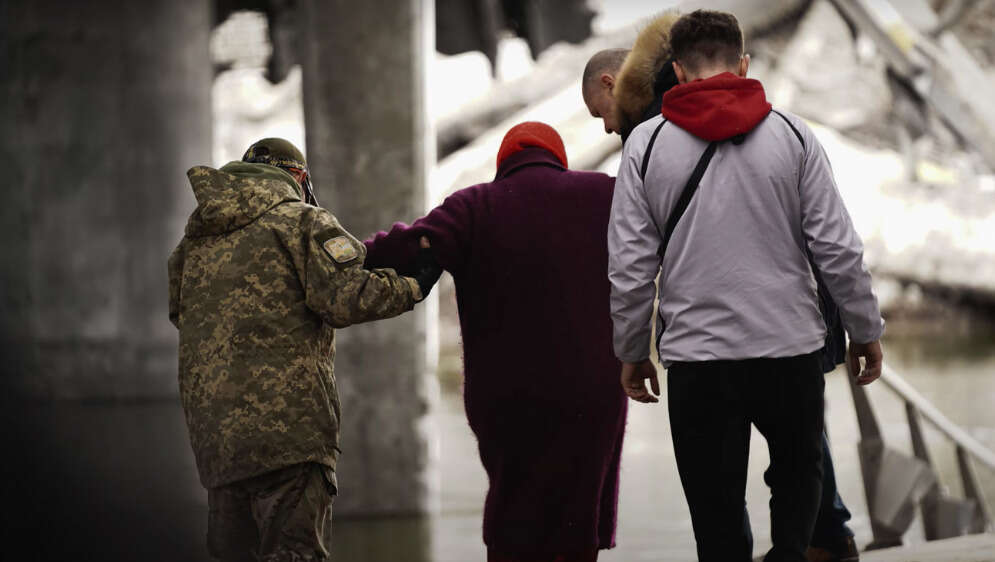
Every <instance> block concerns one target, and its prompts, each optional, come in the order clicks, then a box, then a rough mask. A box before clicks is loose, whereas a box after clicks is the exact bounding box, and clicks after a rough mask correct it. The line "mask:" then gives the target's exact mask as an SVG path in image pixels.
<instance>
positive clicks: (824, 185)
mask: <svg viewBox="0 0 995 562" xmlns="http://www.w3.org/2000/svg"><path fill="white" fill-rule="evenodd" d="M796 125H797V126H798V128H799V129H800V130H801V131H803V136H804V138H805V157H804V160H803V163H802V173H801V177H800V183H799V194H800V197H801V211H802V231H803V233H804V235H805V240H806V243H807V244H808V248H809V250H810V251H811V252H812V258H813V261H814V262H815V266H816V267H817V268H818V269H819V273H820V274H821V275H822V279H823V281H824V282H825V284H826V288H827V289H828V290H829V294H830V295H832V297H833V300H834V301H836V304H837V305H838V306H839V309H840V316H841V317H842V319H843V326H844V327H845V328H846V331H847V333H848V334H849V335H850V339H851V340H853V341H855V342H857V343H868V342H872V341H875V340H877V339H879V338H880V337H881V334H882V333H883V332H884V320H883V319H882V318H881V312H880V310H879V308H878V301H877V297H875V296H874V293H873V292H872V291H871V275H870V273H869V272H868V270H867V266H866V265H865V264H864V245H863V242H862V241H861V240H860V235H858V234H857V231H856V230H855V229H854V227H853V222H852V221H851V220H850V215H849V213H848V212H847V210H846V206H845V205H844V204H843V199H842V197H840V193H839V190H838V189H837V187H836V180H835V178H834V177H833V171H832V168H831V167H830V164H829V159H828V158H827V157H826V152H825V150H823V148H822V145H821V144H819V141H818V139H816V138H815V135H814V134H813V133H812V131H811V129H809V128H808V127H807V126H805V124H804V123H801V122H798V123H796Z"/></svg>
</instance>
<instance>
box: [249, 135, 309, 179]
mask: <svg viewBox="0 0 995 562" xmlns="http://www.w3.org/2000/svg"><path fill="white" fill-rule="evenodd" d="M242 161H243V162H255V163H258V164H269V165H270V166H280V167H281V168H297V169H300V170H304V171H307V161H306V160H304V155H303V154H301V151H300V150H298V149H297V147H296V146H294V145H293V143H291V142H290V141H288V140H285V139H280V138H275V137H273V138H268V139H262V140H260V141H257V142H256V143H255V144H253V145H252V146H250V147H249V149H248V150H246V151H245V154H244V155H243V156H242Z"/></svg>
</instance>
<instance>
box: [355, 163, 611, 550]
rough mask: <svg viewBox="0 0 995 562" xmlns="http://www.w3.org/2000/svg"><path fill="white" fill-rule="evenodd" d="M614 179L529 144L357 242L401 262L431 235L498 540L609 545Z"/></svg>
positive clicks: (489, 521) (531, 545)
mask: <svg viewBox="0 0 995 562" xmlns="http://www.w3.org/2000/svg"><path fill="white" fill-rule="evenodd" d="M613 186H614V180H613V179H612V178H611V177H609V176H606V175H604V174H599V173H592V172H573V171H569V170H565V169H564V168H563V167H562V166H561V165H560V164H559V163H558V161H557V160H556V159H555V158H554V157H553V156H552V154H551V153H550V152H548V151H546V150H544V149H540V148H526V149H524V150H522V151H521V152H518V153H516V154H514V155H512V156H510V157H508V158H507V159H506V160H504V161H503V162H502V165H501V166H500V167H499V169H498V172H497V177H496V178H495V181H493V182H492V183H485V184H480V185H475V186H472V187H468V188H466V189H463V190H460V191H457V192H456V193H454V194H452V195H451V196H449V197H448V198H447V199H446V200H445V202H443V203H442V204H441V205H440V206H438V207H436V208H435V209H434V210H432V212H431V213H429V214H428V215H427V216H426V217H424V218H421V219H418V220H417V221H415V222H414V224H413V225H411V226H406V225H403V224H398V225H395V226H394V228H393V229H392V230H391V231H390V233H383V232H381V233H380V234H378V235H376V237H375V238H373V239H371V240H367V242H366V244H367V248H368V250H369V251H368V254H367V262H366V263H367V266H368V267H381V266H389V265H393V266H398V267H402V268H403V267H404V264H406V263H408V262H409V261H410V260H411V258H412V257H413V255H414V252H415V250H416V248H417V240H418V237H419V236H422V235H425V236H428V238H429V239H430V240H431V243H432V248H433V250H434V251H435V254H436V256H437V257H438V260H439V262H440V263H441V264H442V266H443V267H444V268H445V269H446V270H447V271H449V272H450V273H452V275H453V279H454V280H455V283H456V298H457V303H458V306H459V316H460V326H461V328H462V338H463V353H464V367H465V386H464V396H465V406H466V413H467V418H468V419H469V422H470V427H471V428H472V429H473V431H474V433H475V434H476V436H477V439H478V442H479V447H480V457H481V460H482V462H483V465H484V468H485V469H486V470H487V474H488V476H489V478H490V489H489V490H488V493H487V501H486V505H485V508H484V542H485V543H487V545H488V546H489V547H491V548H492V549H495V550H498V551H500V552H505V553H536V552H548V553H557V552H558V553H562V552H576V551H581V550H584V549H588V548H593V547H600V548H609V547H611V546H613V545H614V531H615V521H616V507H617V501H618V467H619V455H620V452H621V447H622V436H623V430H624V427H625V413H626V399H625V395H624V394H623V393H622V389H621V387H620V385H619V383H618V380H619V379H618V377H619V373H620V364H619V362H618V360H617V359H616V358H615V356H614V355H613V353H612V350H611V331H612V329H611V321H610V320H609V306H608V299H609V295H608V291H609V287H608V279H607V267H608V253H607V244H606V238H605V233H606V232H607V228H608V213H609V208H610V206H611V198H612V191H613Z"/></svg>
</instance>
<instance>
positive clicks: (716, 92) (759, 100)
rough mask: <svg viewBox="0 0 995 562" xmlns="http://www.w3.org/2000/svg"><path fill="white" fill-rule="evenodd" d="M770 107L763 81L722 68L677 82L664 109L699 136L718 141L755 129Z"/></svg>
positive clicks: (676, 120)
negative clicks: (702, 76)
mask: <svg viewBox="0 0 995 562" xmlns="http://www.w3.org/2000/svg"><path fill="white" fill-rule="evenodd" d="M770 109H771V106H770V103H768V102H767V96H766V95H765V94H764V87H763V85H762V84H761V83H760V82H758V81H756V80H753V79H752V78H740V77H739V76H736V75H735V74H733V73H731V72H723V73H722V74H719V75H717V76H712V77H711V78H706V79H704V80H695V81H694V82H688V83H687V84H680V85H678V86H674V87H673V88H671V89H670V90H668V91H667V93H666V94H664V96H663V107H662V110H661V113H662V114H663V116H664V117H665V118H666V119H667V120H668V121H673V122H674V123H675V124H676V125H677V126H678V127H680V128H682V129H684V130H685V131H687V132H689V133H691V134H692V135H694V136H696V137H699V138H702V139H704V140H707V141H718V140H725V139H728V138H730V137H734V136H736V135H741V134H743V133H748V132H750V131H752V130H753V128H754V127H756V126H757V123H759V122H761V121H763V119H764V117H766V116H767V114H768V113H770Z"/></svg>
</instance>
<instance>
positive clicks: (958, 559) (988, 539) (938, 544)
mask: <svg viewBox="0 0 995 562" xmlns="http://www.w3.org/2000/svg"><path fill="white" fill-rule="evenodd" d="M860 560H861V562H995V534H991V533H985V534H981V535H967V536H963V537H957V538H953V539H946V540H942V541H930V542H925V543H920V544H913V545H908V546H901V547H896V548H886V549H882V550H874V551H871V552H861V553H860Z"/></svg>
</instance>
